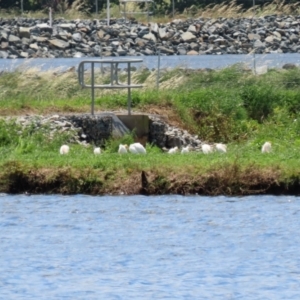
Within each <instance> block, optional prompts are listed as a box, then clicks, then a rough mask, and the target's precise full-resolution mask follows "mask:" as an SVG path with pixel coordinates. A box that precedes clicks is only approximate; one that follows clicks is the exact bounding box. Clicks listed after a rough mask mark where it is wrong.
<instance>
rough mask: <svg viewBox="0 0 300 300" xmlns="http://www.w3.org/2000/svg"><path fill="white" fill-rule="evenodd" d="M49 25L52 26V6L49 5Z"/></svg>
mask: <svg viewBox="0 0 300 300" xmlns="http://www.w3.org/2000/svg"><path fill="white" fill-rule="evenodd" d="M49 26H50V27H51V28H52V8H51V7H49Z"/></svg>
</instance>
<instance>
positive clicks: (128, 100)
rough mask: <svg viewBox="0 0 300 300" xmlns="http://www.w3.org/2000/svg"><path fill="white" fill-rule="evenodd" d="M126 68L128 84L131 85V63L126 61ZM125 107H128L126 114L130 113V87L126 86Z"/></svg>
mask: <svg viewBox="0 0 300 300" xmlns="http://www.w3.org/2000/svg"><path fill="white" fill-rule="evenodd" d="M127 66H128V68H127V72H128V81H127V82H128V83H127V84H128V86H130V85H131V74H130V72H131V64H130V62H129V63H128V65H127ZM127 107H128V115H131V88H130V87H129V88H128V98H127Z"/></svg>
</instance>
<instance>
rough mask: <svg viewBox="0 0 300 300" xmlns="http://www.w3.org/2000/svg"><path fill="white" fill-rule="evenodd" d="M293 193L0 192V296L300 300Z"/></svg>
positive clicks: (299, 221) (298, 204) (299, 202)
mask: <svg viewBox="0 0 300 300" xmlns="http://www.w3.org/2000/svg"><path fill="white" fill-rule="evenodd" d="M299 214H300V198H299V197H298V198H297V197H271V196H263V197H260V196H256V197H244V198H228V197H214V198H210V197H200V196H193V197H192V196H191V197H182V196H161V197H143V196H132V197H131V196H130V197H121V196H120V197H106V196H105V197H92V196H83V195H77V196H59V195H54V196H20V195H18V196H8V195H2V196H1V197H0V255H1V264H0V299H22V300H25V299H30V300H32V299H49V300H50V299H72V300H74V299H220V300H221V299H222V300H224V299H243V300H248V299H253V300H259V299H261V300H266V299H272V300H276V299H278V300H282V299H289V300H291V299H297V300H299V299H300V255H299V239H300V238H299V225H300V216H299Z"/></svg>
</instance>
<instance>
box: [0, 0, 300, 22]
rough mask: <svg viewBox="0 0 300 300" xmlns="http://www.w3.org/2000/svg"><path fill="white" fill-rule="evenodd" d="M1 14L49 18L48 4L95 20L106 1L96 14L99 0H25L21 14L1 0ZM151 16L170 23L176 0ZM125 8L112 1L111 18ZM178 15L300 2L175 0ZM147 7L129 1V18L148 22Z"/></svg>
mask: <svg viewBox="0 0 300 300" xmlns="http://www.w3.org/2000/svg"><path fill="white" fill-rule="evenodd" d="M0 2H1V8H2V9H0V17H7V18H13V17H15V16H20V15H22V16H23V17H28V18H33V17H36V18H45V17H48V12H49V7H51V8H52V11H53V14H54V17H55V18H60V17H63V18H65V19H73V20H74V19H77V18H81V19H93V18H99V17H100V18H106V13H107V12H106V1H98V14H96V13H95V12H96V2H95V1H94V0H24V1H23V14H22V13H21V5H20V2H16V1H11V0H1V1H0ZM149 6H150V11H151V12H152V13H153V15H152V16H151V19H152V21H154V22H160V23H162V22H165V23H166V22H169V21H170V18H171V17H173V1H171V0H154V1H153V4H151V3H150V4H149ZM123 9H124V7H122V5H119V1H118V0H111V1H110V15H111V18H120V17H121V16H123V15H122V10H123ZM174 9H175V11H174V13H175V16H174V17H175V18H189V17H200V16H201V17H205V18H218V17H222V18H224V17H229V18H239V17H252V16H253V15H254V14H255V15H256V16H263V15H273V14H279V15H298V14H299V1H296V0H285V1H282V0H274V1H272V2H266V1H264V0H257V1H255V6H254V7H253V1H252V0H246V1H245V0H232V1H223V0H213V1H210V0H200V1H199V0H175V1H174ZM146 10H147V5H145V3H133V2H131V3H130V2H129V3H127V5H126V11H127V12H135V14H132V15H130V14H129V13H127V17H129V18H132V17H134V18H136V19H138V20H139V21H146V20H147V17H146V16H145V14H143V12H145V11H146Z"/></svg>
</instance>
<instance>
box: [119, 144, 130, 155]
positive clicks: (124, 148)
mask: <svg viewBox="0 0 300 300" xmlns="http://www.w3.org/2000/svg"><path fill="white" fill-rule="evenodd" d="M127 147H128V146H127V145H122V144H120V145H119V150H118V153H119V154H126V153H127Z"/></svg>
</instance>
